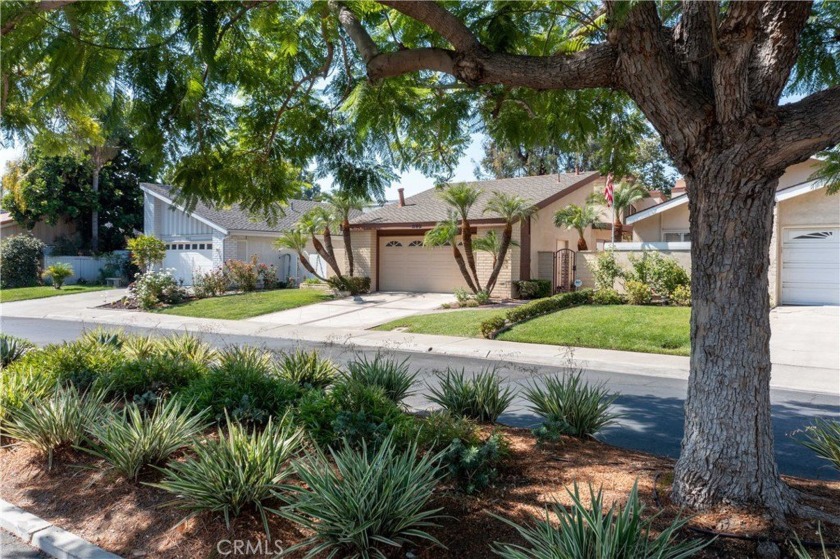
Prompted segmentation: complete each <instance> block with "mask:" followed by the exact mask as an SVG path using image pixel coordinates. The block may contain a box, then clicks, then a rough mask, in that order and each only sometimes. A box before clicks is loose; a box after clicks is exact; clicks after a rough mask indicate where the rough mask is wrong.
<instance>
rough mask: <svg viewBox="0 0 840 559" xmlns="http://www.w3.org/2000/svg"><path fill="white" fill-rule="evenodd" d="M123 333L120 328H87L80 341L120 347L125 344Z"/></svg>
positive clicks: (92, 344)
mask: <svg viewBox="0 0 840 559" xmlns="http://www.w3.org/2000/svg"><path fill="white" fill-rule="evenodd" d="M123 337H124V335H123V333H122V332H120V331H118V330H106V329H105V328H102V327H97V328H94V329H93V330H87V331H86V332H85V333H84V334H82V337H81V338H79V341H80V342H81V343H83V344H90V345H91V347H93V346H98V345H102V346H111V347H114V348H116V349H120V348H121V347H122V345H123Z"/></svg>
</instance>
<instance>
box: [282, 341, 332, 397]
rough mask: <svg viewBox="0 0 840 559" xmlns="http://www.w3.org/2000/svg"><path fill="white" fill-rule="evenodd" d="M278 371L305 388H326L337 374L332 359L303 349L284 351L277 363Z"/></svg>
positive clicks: (283, 376)
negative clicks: (290, 351)
mask: <svg viewBox="0 0 840 559" xmlns="http://www.w3.org/2000/svg"><path fill="white" fill-rule="evenodd" d="M277 373H278V374H279V375H280V377H281V378H284V379H286V380H288V381H290V382H294V383H295V384H297V385H299V386H302V387H305V388H326V387H327V386H329V385H331V384H332V383H333V382H334V381H335V377H336V375H337V371H336V368H335V365H334V364H333V362H332V361H330V360H329V359H324V358H322V357H320V356H319V355H318V352H316V351H303V350H301V349H299V350H297V351H294V352H292V353H284V354H283V355H282V356H281V357H280V361H279V363H278V364H277Z"/></svg>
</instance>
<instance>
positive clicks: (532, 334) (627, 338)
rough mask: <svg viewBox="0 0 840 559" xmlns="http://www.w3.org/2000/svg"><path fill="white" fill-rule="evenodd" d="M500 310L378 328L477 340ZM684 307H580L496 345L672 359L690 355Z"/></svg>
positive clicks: (519, 329) (523, 327)
mask: <svg viewBox="0 0 840 559" xmlns="http://www.w3.org/2000/svg"><path fill="white" fill-rule="evenodd" d="M504 312H505V311H503V310H496V309H494V310H470V311H455V312H452V313H446V314H441V313H435V314H427V315H420V316H411V317H408V318H403V319H400V320H395V321H394V322H389V323H388V324H384V325H382V326H379V327H378V328H377V329H378V330H393V329H395V328H405V329H406V331H408V332H414V333H418V334H443V335H449V336H469V337H478V336H479V335H480V333H479V325H480V324H481V322H482V321H483V320H486V319H488V318H491V317H492V316H494V315H500V314H504ZM690 313H691V309H689V308H687V307H656V306H645V307H638V306H632V305H611V306H597V305H590V306H582V307H574V308H571V309H566V310H563V311H558V312H556V313H553V314H549V315H546V316H543V317H540V318H535V319H534V320H530V321H528V322H524V323H522V324H519V325H518V326H514V327H513V328H512V329H511V330H508V331H507V332H505V333H503V334H502V335H500V336H499V339H500V340H507V341H511V342H526V343H534V344H554V345H570V346H578V347H594V348H600V349H618V350H622V351H641V352H645V353H665V354H670V355H688V354H689V347H690V346H689V326H688V321H689V316H690Z"/></svg>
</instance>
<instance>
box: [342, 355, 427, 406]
mask: <svg viewBox="0 0 840 559" xmlns="http://www.w3.org/2000/svg"><path fill="white" fill-rule="evenodd" d="M344 376H345V378H347V379H348V380H349V381H350V382H357V383H360V384H363V385H367V386H376V387H379V388H381V389H382V390H383V391H384V392H385V395H386V396H387V397H388V398H390V399H391V401H393V402H394V403H396V404H399V403H400V402H402V401H403V400H404V399H405V398H407V397H408V396H410V395H411V392H410V391H411V387H412V385H413V384H414V379H415V378H417V373H416V372H415V373H411V372H409V369H408V358H405V359H403V360H402V361H398V360H397V359H395V358H393V357H385V356H383V355H381V354H380V353H378V352H377V353H376V355H375V356H374V357H373V359H371V360H368V358H367V357H365V356H364V355H362V356H361V357H360V356H359V355H357V356H356V357H355V359H354V360H353V361H351V362H350V363H348V364H347V370H346V372H345V373H344Z"/></svg>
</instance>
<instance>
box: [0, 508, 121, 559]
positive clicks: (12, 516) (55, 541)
mask: <svg viewBox="0 0 840 559" xmlns="http://www.w3.org/2000/svg"><path fill="white" fill-rule="evenodd" d="M0 528H2V529H4V530H6V531H7V532H11V533H12V534H14V535H15V536H17V537H18V538H20V539H21V540H23V542H24V543H26V544H28V545H31V546H32V547H35V548H37V549H39V550H41V551H43V552H44V553H46V554H47V555H50V556H52V557H55V558H56V559H121V558H120V556H119V555H114V554H113V553H110V552H108V551H105V550H104V549H102V548H101V547H97V546H95V545H93V544H92V543H90V542H89V541H87V540H83V539H82V538H80V537H79V536H76V535H74V534H71V533H70V532H68V531H67V530H62V529H61V528H59V527H57V526H53V525H52V524H50V523H49V522H47V521H46V520H44V519H42V518H38V517H37V516H35V515H34V514H30V513H28V512H26V511H25V510H23V509H22V508H20V507H16V506H15V505H13V504H11V503H9V502H8V501H4V500H3V499H0Z"/></svg>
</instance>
